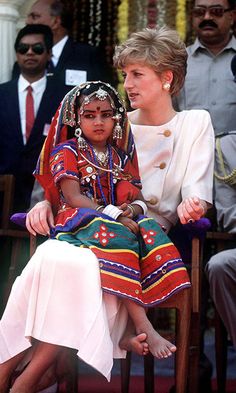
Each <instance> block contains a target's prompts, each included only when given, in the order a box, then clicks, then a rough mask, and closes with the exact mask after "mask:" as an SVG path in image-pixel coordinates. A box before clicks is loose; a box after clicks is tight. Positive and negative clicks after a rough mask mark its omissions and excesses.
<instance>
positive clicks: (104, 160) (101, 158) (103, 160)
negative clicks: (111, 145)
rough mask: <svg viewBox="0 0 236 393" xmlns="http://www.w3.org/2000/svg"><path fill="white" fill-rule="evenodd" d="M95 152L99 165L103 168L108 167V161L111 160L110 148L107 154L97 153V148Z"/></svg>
mask: <svg viewBox="0 0 236 393" xmlns="http://www.w3.org/2000/svg"><path fill="white" fill-rule="evenodd" d="M93 151H94V154H95V156H96V159H97V161H98V164H99V165H102V166H107V164H108V159H109V151H108V147H107V149H106V151H105V153H104V152H103V151H97V150H96V149H95V148H93Z"/></svg>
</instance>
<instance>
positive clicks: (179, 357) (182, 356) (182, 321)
mask: <svg viewBox="0 0 236 393" xmlns="http://www.w3.org/2000/svg"><path fill="white" fill-rule="evenodd" d="M182 301H183V303H182V304H183V307H182V308H181V312H180V310H178V309H177V321H176V346H177V351H176V354H175V391H176V393H185V392H186V389H187V375H188V360H189V333H190V316H191V290H190V289H184V290H183V291H182Z"/></svg>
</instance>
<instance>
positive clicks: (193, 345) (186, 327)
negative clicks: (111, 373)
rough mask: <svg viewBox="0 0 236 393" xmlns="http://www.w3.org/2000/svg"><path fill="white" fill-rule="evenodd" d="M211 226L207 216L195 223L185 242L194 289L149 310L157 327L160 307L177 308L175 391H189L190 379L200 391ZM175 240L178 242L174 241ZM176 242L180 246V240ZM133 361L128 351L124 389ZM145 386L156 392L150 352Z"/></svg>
mask: <svg viewBox="0 0 236 393" xmlns="http://www.w3.org/2000/svg"><path fill="white" fill-rule="evenodd" d="M209 226H210V222H209V220H207V221H206V226H202V228H200V226H199V228H197V227H196V228H195V229H194V230H192V233H191V236H190V237H188V236H187V238H186V246H187V247H189V243H191V273H190V277H191V284H192V287H191V289H184V290H182V291H180V292H178V293H176V294H175V295H173V296H172V297H171V298H170V299H168V300H166V301H164V302H163V303H161V304H160V305H158V306H157V307H156V308H153V309H151V310H150V311H149V312H148V316H149V319H150V320H151V322H152V324H153V326H154V327H155V328H156V327H157V326H158V325H157V315H156V314H157V313H156V310H157V309H158V308H173V309H175V310H176V325H175V343H176V346H177V348H178V349H177V351H176V354H175V392H176V393H185V392H186V390H187V382H188V380H189V382H190V383H189V390H188V391H189V392H191V393H198V381H199V356H200V296H201V290H200V288H201V260H202V241H203V238H204V236H205V233H206V229H207V228H208V227H209ZM192 228H194V227H192ZM185 235H186V234H185ZM172 240H173V241H174V239H172ZM174 243H175V244H176V243H178V242H175V241H174ZM187 243H188V245H187ZM176 246H177V248H179V247H178V244H176ZM183 259H184V258H183ZM130 362H131V354H130V353H128V355H127V358H126V359H123V360H121V391H122V393H128V391H129V380H130V366H131V364H130ZM188 377H189V378H188ZM144 387H145V393H154V357H153V356H152V355H150V354H149V355H147V356H144Z"/></svg>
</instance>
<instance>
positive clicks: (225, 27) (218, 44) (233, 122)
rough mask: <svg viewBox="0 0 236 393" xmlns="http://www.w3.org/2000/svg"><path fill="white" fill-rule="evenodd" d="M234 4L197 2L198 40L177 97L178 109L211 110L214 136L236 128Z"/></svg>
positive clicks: (228, 0)
mask: <svg viewBox="0 0 236 393" xmlns="http://www.w3.org/2000/svg"><path fill="white" fill-rule="evenodd" d="M235 4H236V1H235V0H196V1H195V3H194V8H193V10H192V22H193V29H194V31H195V33H196V36H197V38H196V40H195V42H194V43H193V45H190V46H189V47H188V48H187V51H188V55H189V57H188V68H187V75H186V79H185V84H184V87H183V89H182V91H181V93H180V95H179V96H178V97H177V109H180V110H183V109H194V108H201V109H206V110H208V111H209V112H210V115H211V118H212V123H213V126H214V130H215V134H219V133H221V132H224V131H230V130H234V129H235V126H236V89H235V84H234V82H233V75H232V73H231V60H232V58H233V56H234V55H235V54H236V38H235V37H234V36H233V25H234V21H235V19H234V18H235V12H236V11H234V10H235Z"/></svg>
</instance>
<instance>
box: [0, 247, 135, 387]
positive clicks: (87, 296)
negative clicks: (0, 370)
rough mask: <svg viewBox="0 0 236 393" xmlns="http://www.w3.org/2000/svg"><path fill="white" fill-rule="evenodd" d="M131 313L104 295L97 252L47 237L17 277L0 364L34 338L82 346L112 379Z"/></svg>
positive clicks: (1, 334)
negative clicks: (120, 342)
mask: <svg viewBox="0 0 236 393" xmlns="http://www.w3.org/2000/svg"><path fill="white" fill-rule="evenodd" d="M126 323H127V311H126V308H125V307H124V305H123V304H122V302H121V301H120V299H119V298H117V297H116V296H113V295H109V294H105V293H103V291H102V289H101V282H100V271H99V266H98V261H97V258H96V257H95V255H94V254H93V253H92V251H90V250H89V249H86V248H78V247H76V246H74V245H71V244H69V243H66V242H64V241H59V240H47V241H46V242H44V243H43V244H42V245H40V246H39V247H38V248H37V250H36V252H35V254H34V255H33V257H32V258H31V259H30V261H29V262H28V264H27V266H26V267H25V268H24V270H23V272H22V274H21V275H20V276H19V277H17V279H16V280H15V282H14V285H13V287H12V291H11V294H10V296H9V299H8V303H7V306H6V309H5V311H4V314H3V316H2V319H1V321H0V362H1V363H3V362H5V361H6V360H8V359H10V358H12V357H13V356H15V355H17V354H18V353H20V352H22V351H24V350H25V349H27V348H29V347H30V346H31V342H30V338H31V337H34V338H35V339H37V340H40V341H43V342H47V343H51V344H55V345H61V346H65V347H69V348H74V349H77V350H78V356H79V357H80V358H81V359H82V360H83V361H85V362H86V363H87V364H89V365H90V366H92V367H94V368H95V369H96V370H98V371H99V372H100V373H102V374H103V375H104V376H105V377H106V378H107V379H108V380H110V374H111V369H112V366H113V358H124V357H125V356H126V352H125V351H123V350H121V349H120V348H119V340H120V338H121V336H122V334H123V333H124V330H125V327H126Z"/></svg>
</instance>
